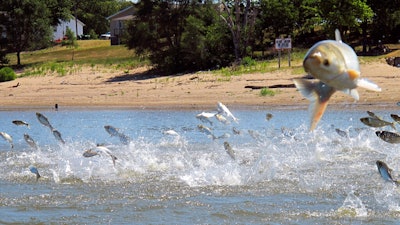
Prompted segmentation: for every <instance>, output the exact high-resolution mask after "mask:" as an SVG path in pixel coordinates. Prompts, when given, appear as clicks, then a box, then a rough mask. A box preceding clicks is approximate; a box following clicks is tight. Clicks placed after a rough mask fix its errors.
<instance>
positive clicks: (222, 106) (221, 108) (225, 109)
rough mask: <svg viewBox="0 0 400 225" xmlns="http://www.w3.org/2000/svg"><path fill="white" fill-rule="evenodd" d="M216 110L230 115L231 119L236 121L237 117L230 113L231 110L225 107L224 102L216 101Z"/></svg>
mask: <svg viewBox="0 0 400 225" xmlns="http://www.w3.org/2000/svg"><path fill="white" fill-rule="evenodd" d="M217 110H218V113H219V114H225V115H226V116H227V117H230V118H232V119H233V121H235V122H236V123H238V119H237V118H236V117H235V116H234V115H233V114H232V113H231V111H230V110H229V109H228V107H226V106H225V105H224V104H222V103H221V102H218V105H217Z"/></svg>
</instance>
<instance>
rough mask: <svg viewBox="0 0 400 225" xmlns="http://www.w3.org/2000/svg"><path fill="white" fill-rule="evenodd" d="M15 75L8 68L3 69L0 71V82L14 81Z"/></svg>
mask: <svg viewBox="0 0 400 225" xmlns="http://www.w3.org/2000/svg"><path fill="white" fill-rule="evenodd" d="M16 76H17V75H16V74H15V72H14V70H13V69H11V68H10V67H3V68H1V69H0V82H4V81H10V80H15V78H16Z"/></svg>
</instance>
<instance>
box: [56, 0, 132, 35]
mask: <svg viewBox="0 0 400 225" xmlns="http://www.w3.org/2000/svg"><path fill="white" fill-rule="evenodd" d="M60 1H62V0H60ZM71 1H72V6H71V11H73V12H74V15H75V17H76V18H79V20H81V21H82V22H84V23H85V24H86V26H85V27H84V29H85V31H86V33H89V31H90V30H94V32H95V33H97V34H102V33H105V32H107V31H109V29H110V26H109V22H108V21H107V20H106V18H107V17H108V16H110V15H112V14H114V13H116V12H118V11H120V10H122V9H125V8H127V7H128V6H131V5H132V2H130V1H125V0H85V1H82V0H71Z"/></svg>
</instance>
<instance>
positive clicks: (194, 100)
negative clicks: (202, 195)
mask: <svg viewBox="0 0 400 225" xmlns="http://www.w3.org/2000/svg"><path fill="white" fill-rule="evenodd" d="M360 67H361V72H362V77H364V78H367V79H369V80H371V81H372V82H374V83H376V84H378V85H379V86H380V87H381V88H382V92H372V91H367V90H365V89H362V88H358V89H357V90H358V92H359V95H360V100H359V101H358V102H355V101H354V99H353V98H352V97H350V96H348V95H346V94H344V93H342V92H340V91H338V92H337V93H335V94H334V95H333V96H332V98H331V100H330V102H329V105H328V108H327V110H332V109H340V110H343V109H351V110H353V109H361V110H376V109H383V110H384V109H387V110H396V108H398V107H399V106H397V105H396V104H397V102H399V101H400V95H399V93H400V69H399V68H396V67H393V66H390V65H388V64H387V63H386V62H384V60H383V59H382V60H380V61H378V62H369V63H363V64H361V65H360ZM145 70H146V68H137V69H135V70H134V71H132V73H129V74H126V73H124V72H122V71H115V70H111V69H110V68H104V69H103V68H102V69H99V70H98V71H93V69H92V68H81V70H80V71H78V72H76V73H73V74H68V75H64V76H58V75H43V76H28V77H19V78H18V77H17V79H16V80H13V81H9V82H2V83H0V105H1V106H0V110H2V111H6V110H8V111H13V110H14V111H15V110H54V106H55V104H58V107H59V110H63V109H79V110H91V109H94V110H96V109H113V110H114V109H128V110H131V109H135V110H141V109H145V110H204V111H206V110H212V109H214V108H215V107H216V105H217V103H218V102H222V103H223V104H225V105H226V106H227V107H228V108H231V109H260V110H268V109H272V110H280V109H285V110H287V109H292V108H296V109H307V108H308V105H309V101H308V100H307V99H305V98H304V97H303V96H302V95H301V94H300V93H299V92H298V91H297V89H296V88H295V87H293V81H292V80H293V79H294V78H300V77H303V76H304V75H305V73H303V74H292V72H293V70H288V69H280V70H276V71H273V72H268V73H253V74H242V75H237V76H229V77H227V76H223V75H216V74H212V73H210V72H198V73H192V74H181V75H174V76H161V77H148V76H147V77H143V76H141V75H142V74H143V71H145ZM249 86H255V87H264V86H265V87H272V86H274V87H277V88H270V90H271V91H272V94H271V95H266V96H262V94H261V90H260V89H252V88H248V87H249ZM399 109H400V108H399Z"/></svg>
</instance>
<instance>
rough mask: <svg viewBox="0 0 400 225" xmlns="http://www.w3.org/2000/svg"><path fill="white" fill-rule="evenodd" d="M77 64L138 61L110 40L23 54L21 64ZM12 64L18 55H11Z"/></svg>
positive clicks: (132, 54)
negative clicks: (111, 43)
mask: <svg viewBox="0 0 400 225" xmlns="http://www.w3.org/2000/svg"><path fill="white" fill-rule="evenodd" d="M73 52H74V63H75V64H110V63H112V64H113V63H128V62H130V61H133V60H137V57H136V56H135V54H134V52H133V51H132V50H128V49H127V48H126V47H125V46H123V45H118V46H111V45H110V41H109V40H80V41H78V48H76V49H72V48H67V47H65V46H59V45H58V46H55V47H51V48H47V49H43V50H38V51H33V52H23V53H21V63H22V64H23V65H26V66H28V67H29V66H30V65H40V64H42V63H47V62H72V53H73ZM7 57H8V58H9V59H10V64H11V65H15V64H16V62H17V57H16V54H9V55H8V56H7Z"/></svg>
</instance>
